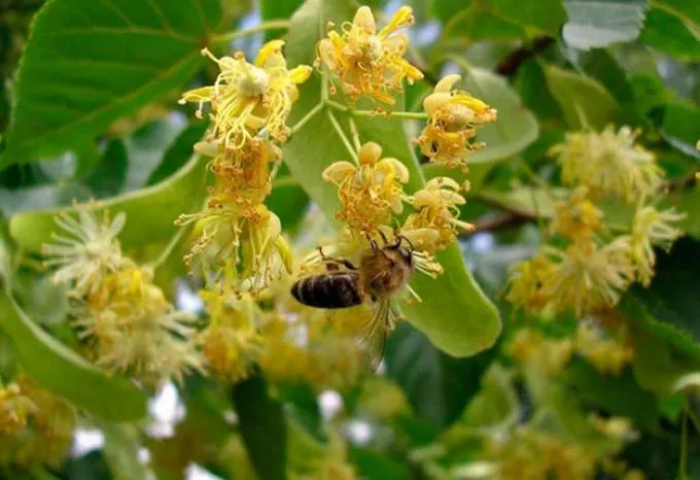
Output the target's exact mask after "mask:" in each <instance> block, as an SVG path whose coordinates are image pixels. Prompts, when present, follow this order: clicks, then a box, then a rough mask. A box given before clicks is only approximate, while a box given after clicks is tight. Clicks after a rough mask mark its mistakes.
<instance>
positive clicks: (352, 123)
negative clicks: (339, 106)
mask: <svg viewBox="0 0 700 480" xmlns="http://www.w3.org/2000/svg"><path fill="white" fill-rule="evenodd" d="M348 122H349V123H350V134H351V135H352V143H353V145H354V146H355V150H357V151H359V150H360V147H361V146H362V144H361V143H360V134H359V133H358V131H357V125H355V120H353V119H352V117H348Z"/></svg>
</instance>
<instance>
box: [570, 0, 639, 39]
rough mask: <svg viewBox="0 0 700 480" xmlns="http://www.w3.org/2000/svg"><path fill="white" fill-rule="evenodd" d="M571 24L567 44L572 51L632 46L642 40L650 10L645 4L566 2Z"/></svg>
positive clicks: (620, 0) (616, 0)
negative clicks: (643, 24) (621, 45)
mask: <svg viewBox="0 0 700 480" xmlns="http://www.w3.org/2000/svg"><path fill="white" fill-rule="evenodd" d="M564 7H566V11H567V13H568V16H569V21H568V22H567V23H566V25H564V31H563V35H564V40H566V42H567V43H568V44H569V45H571V46H572V47H576V48H580V49H584V50H587V49H589V48H594V47H605V46H607V45H610V44H611V43H615V42H628V41H631V40H634V39H636V38H637V36H639V31H640V29H641V28H642V23H643V22H644V13H645V10H646V7H647V2H646V1H645V0H612V1H604V2H601V1H598V0H565V1H564Z"/></svg>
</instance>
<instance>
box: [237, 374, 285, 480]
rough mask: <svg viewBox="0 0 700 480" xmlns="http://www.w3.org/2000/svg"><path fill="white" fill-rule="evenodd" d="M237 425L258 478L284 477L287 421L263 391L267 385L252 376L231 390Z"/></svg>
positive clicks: (270, 479)
mask: <svg viewBox="0 0 700 480" xmlns="http://www.w3.org/2000/svg"><path fill="white" fill-rule="evenodd" d="M231 399H232V400H233V404H234V406H235V408H236V413H237V414H238V419H239V422H240V423H239V428H240V432H241V436H242V437H243V442H244V443H245V446H246V449H247V450H248V455H249V456H250V459H251V461H252V462H253V466H254V467H255V471H256V472H257V473H258V475H259V476H260V480H284V479H285V478H287V474H286V465H287V424H286V421H285V418H284V412H283V411H282V405H281V404H280V403H279V402H278V401H276V400H274V399H272V398H271V397H270V395H269V394H268V393H267V385H266V383H265V380H264V379H263V377H262V376H260V375H255V376H253V377H250V378H248V379H247V380H244V381H242V382H240V383H238V384H236V385H235V386H234V387H233V388H232V390H231Z"/></svg>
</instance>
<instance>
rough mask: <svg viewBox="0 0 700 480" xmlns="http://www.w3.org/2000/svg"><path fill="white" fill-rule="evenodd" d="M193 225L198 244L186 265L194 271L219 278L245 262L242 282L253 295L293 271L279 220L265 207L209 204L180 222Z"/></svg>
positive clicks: (180, 219) (188, 255)
mask: <svg viewBox="0 0 700 480" xmlns="http://www.w3.org/2000/svg"><path fill="white" fill-rule="evenodd" d="M191 222H197V223H196V227H195V233H196V234H197V240H196V241H195V243H194V245H193V246H192V248H191V250H190V253H189V254H187V255H186V256H185V263H186V264H187V265H189V266H190V268H191V269H192V270H193V271H194V270H201V271H202V272H203V273H214V274H216V273H217V272H219V271H221V270H222V269H223V268H224V267H225V266H226V265H227V264H229V263H230V264H233V265H240V264H241V262H243V264H242V268H241V269H240V270H241V272H242V273H241V275H240V277H239V279H240V280H241V281H242V282H246V288H247V289H248V290H249V291H251V292H255V291H259V290H262V289H264V288H266V287H267V286H268V285H269V283H270V282H271V281H272V280H274V279H275V278H278V277H280V276H281V275H283V274H284V273H285V272H287V273H290V272H291V271H292V257H291V249H290V247H289V244H288V243H287V241H286V240H285V239H284V237H283V236H282V225H281V223H280V220H279V217H278V216H277V215H275V214H274V213H272V212H270V211H269V210H268V209H267V207H266V206H265V205H257V206H255V207H253V208H247V209H243V210H239V209H236V208H227V207H226V206H223V205H216V204H213V202H212V201H210V202H209V204H208V205H207V208H206V209H205V210H204V211H203V212H199V213H196V214H193V215H182V216H181V217H180V218H179V219H178V224H179V225H187V224H188V223H191ZM195 262H196V265H195Z"/></svg>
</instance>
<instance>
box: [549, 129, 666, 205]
mask: <svg viewBox="0 0 700 480" xmlns="http://www.w3.org/2000/svg"><path fill="white" fill-rule="evenodd" d="M636 136H637V134H636V133H635V132H634V131H633V130H632V129H631V128H629V127H622V128H620V130H619V131H617V132H616V131H615V129H614V127H612V126H608V127H607V128H606V129H605V130H603V131H602V132H600V133H596V132H587V133H569V134H567V135H566V141H565V142H564V143H562V144H560V145H557V146H555V147H554V148H552V150H551V153H552V154H553V155H555V156H556V157H557V159H558V161H559V164H560V165H561V169H562V172H561V173H562V180H563V181H564V183H566V184H569V185H581V186H585V187H587V188H588V189H589V190H590V192H591V195H593V196H594V197H595V198H601V197H602V198H611V197H612V198H621V199H623V200H625V201H627V202H629V203H634V202H636V201H638V200H639V198H649V197H653V196H654V195H655V194H656V193H658V191H659V189H660V188H661V185H662V182H663V173H662V171H661V169H660V168H659V166H658V165H657V163H656V158H655V156H654V154H653V153H651V152H649V151H647V150H645V149H644V148H643V147H641V146H640V145H636V144H635V140H636Z"/></svg>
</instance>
